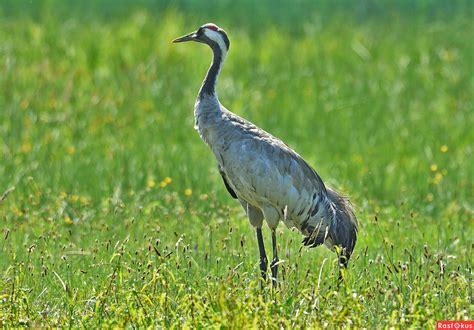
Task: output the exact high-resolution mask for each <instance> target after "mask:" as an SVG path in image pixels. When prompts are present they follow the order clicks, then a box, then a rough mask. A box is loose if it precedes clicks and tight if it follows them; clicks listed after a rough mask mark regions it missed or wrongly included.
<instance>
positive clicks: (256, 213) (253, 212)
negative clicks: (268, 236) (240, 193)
mask: <svg viewBox="0 0 474 330" xmlns="http://www.w3.org/2000/svg"><path fill="white" fill-rule="evenodd" d="M239 201H240V204H242V207H243V208H244V210H245V213H247V216H248V217H249V220H250V224H251V225H252V226H253V227H255V228H256V231H257V241H258V251H259V253H260V274H261V276H262V279H263V281H262V288H263V283H264V282H265V281H266V279H267V267H268V259H267V254H266V253H265V245H264V244H263V236H262V224H263V213H262V211H261V210H260V209H258V208H256V207H255V206H252V205H250V204H249V203H247V202H246V201H245V200H243V199H240V198H239Z"/></svg>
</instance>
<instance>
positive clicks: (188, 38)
mask: <svg viewBox="0 0 474 330" xmlns="http://www.w3.org/2000/svg"><path fill="white" fill-rule="evenodd" d="M196 39H197V34H196V32H191V33H189V34H187V35H185V36H182V37H179V38H176V39H174V40H173V42H174V43H176V42H185V41H192V40H196Z"/></svg>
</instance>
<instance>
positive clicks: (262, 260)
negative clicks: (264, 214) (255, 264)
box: [257, 227, 268, 286]
mask: <svg viewBox="0 0 474 330" xmlns="http://www.w3.org/2000/svg"><path fill="white" fill-rule="evenodd" d="M257 241H258V251H259V252H260V274H261V275H262V279H263V282H265V281H266V279H267V265H268V259H267V254H266V253H265V246H264V245H263V236H262V227H260V228H258V227H257ZM262 286H263V284H262Z"/></svg>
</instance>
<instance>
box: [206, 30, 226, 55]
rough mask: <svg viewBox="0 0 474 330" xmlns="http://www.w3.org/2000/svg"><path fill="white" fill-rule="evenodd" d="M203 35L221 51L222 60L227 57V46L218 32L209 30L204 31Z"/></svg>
mask: <svg viewBox="0 0 474 330" xmlns="http://www.w3.org/2000/svg"><path fill="white" fill-rule="evenodd" d="M204 34H205V35H206V37H208V38H209V39H211V40H212V41H214V42H216V43H217V45H218V46H219V48H220V50H221V53H222V57H223V58H224V57H225V56H226V55H227V46H226V44H225V42H224V39H223V38H222V35H221V34H220V33H219V32H216V31H214V30H211V29H204Z"/></svg>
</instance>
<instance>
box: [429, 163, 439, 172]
mask: <svg viewBox="0 0 474 330" xmlns="http://www.w3.org/2000/svg"><path fill="white" fill-rule="evenodd" d="M430 169H431V171H432V172H436V171H437V170H438V165H436V164H431V166H430Z"/></svg>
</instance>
